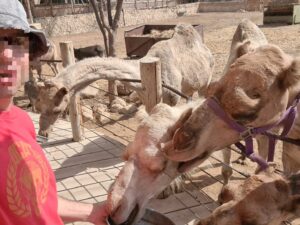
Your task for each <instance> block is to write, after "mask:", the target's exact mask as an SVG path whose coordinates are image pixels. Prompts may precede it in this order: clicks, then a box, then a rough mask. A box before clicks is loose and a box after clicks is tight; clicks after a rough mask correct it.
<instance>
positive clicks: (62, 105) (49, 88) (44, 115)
mask: <svg viewBox="0 0 300 225" xmlns="http://www.w3.org/2000/svg"><path fill="white" fill-rule="evenodd" d="M68 104H69V94H68V89H67V88H66V87H64V86H63V85H62V84H59V83H54V82H53V81H45V82H44V83H41V84H38V96H37V99H36V105H35V107H36V109H37V111H39V112H40V113H41V116H40V120H39V125H40V129H39V132H38V133H39V135H41V136H45V137H48V135H49V133H50V131H51V129H52V126H53V124H54V123H55V122H56V120H57V119H58V117H59V115H61V114H62V113H63V112H64V111H65V110H66V108H67V106H68Z"/></svg>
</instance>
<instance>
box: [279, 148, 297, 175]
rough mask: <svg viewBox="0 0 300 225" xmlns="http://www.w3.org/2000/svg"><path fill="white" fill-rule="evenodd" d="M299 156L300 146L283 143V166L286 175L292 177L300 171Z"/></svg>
mask: <svg viewBox="0 0 300 225" xmlns="http://www.w3.org/2000/svg"><path fill="white" fill-rule="evenodd" d="M299 155H300V149H299V147H298V146H296V145H293V144H289V143H285V142H284V143H283V150H282V165H283V172H284V174H286V175H291V174H293V173H296V172H298V171H299V168H300V159H299Z"/></svg>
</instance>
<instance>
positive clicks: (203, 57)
mask: <svg viewBox="0 0 300 225" xmlns="http://www.w3.org/2000/svg"><path fill="white" fill-rule="evenodd" d="M146 57H158V58H160V60H161V76H162V82H164V83H165V84H168V85H170V86H172V87H174V88H176V89H177V90H181V92H182V93H183V94H185V95H188V96H191V95H193V93H194V92H196V91H198V93H199V95H204V93H205V91H206V90H207V87H208V85H209V83H210V80H211V76H212V70H213V66H214V60H213V57H212V54H211V53H210V51H209V49H208V48H207V47H206V46H205V44H204V43H203V40H202V38H201V36H200V35H199V34H198V33H197V31H196V30H195V29H194V28H193V26H191V25H189V24H178V25H177V26H176V27H175V32H174V35H173V37H172V38H171V39H169V40H165V41H161V42H158V43H156V44H155V45H153V46H152V48H151V49H150V50H149V52H148V54H147V55H146ZM122 78H131V79H140V73H139V65H138V63H136V64H132V63H129V62H128V61H125V60H120V59H117V58H90V59H85V60H82V61H80V62H77V63H76V64H74V65H72V66H69V67H67V68H65V69H64V70H63V71H61V72H60V73H59V74H58V75H57V77H55V78H54V79H52V80H51V81H50V82H49V81H47V82H45V85H43V86H40V88H39V96H38V99H37V101H36V109H37V110H38V111H40V112H41V117H40V130H39V134H40V135H43V136H48V134H49V132H50V130H51V126H52V125H53V124H54V123H55V121H56V120H57V118H58V116H59V115H60V113H61V112H62V111H64V110H65V109H66V107H67V105H68V103H69V97H70V95H71V94H76V93H77V92H78V91H80V90H81V89H83V88H84V87H86V86H87V85H89V84H91V83H92V82H94V81H96V80H98V79H107V80H118V79H122ZM123 83H124V85H126V86H127V87H128V88H129V89H133V90H135V91H137V92H138V94H139V96H140V97H141V99H143V93H142V87H141V85H140V84H133V83H125V82H123ZM179 100H180V97H179V96H178V95H176V94H175V93H173V92H171V91H169V90H165V89H164V90H163V102H165V103H167V104H169V105H175V104H177V103H178V101H179Z"/></svg>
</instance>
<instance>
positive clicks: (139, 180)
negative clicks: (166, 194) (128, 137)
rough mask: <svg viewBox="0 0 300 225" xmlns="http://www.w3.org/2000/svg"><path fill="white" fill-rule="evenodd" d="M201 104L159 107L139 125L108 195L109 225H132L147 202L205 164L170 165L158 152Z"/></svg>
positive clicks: (191, 103)
mask: <svg viewBox="0 0 300 225" xmlns="http://www.w3.org/2000/svg"><path fill="white" fill-rule="evenodd" d="M201 101H203V100H198V102H196V101H195V102H190V103H187V104H183V105H180V106H173V107H171V106H169V105H167V104H165V103H160V104H158V105H156V106H155V107H154V108H153V110H152V111H151V113H150V114H149V115H148V116H146V117H145V118H144V119H143V121H142V122H141V123H140V125H139V127H138V129H137V131H136V134H135V138H134V140H133V142H132V143H129V144H128V146H127V147H126V151H125V153H124V159H125V160H126V162H125V165H124V166H123V168H122V169H121V171H120V173H119V174H118V176H117V178H116V181H115V182H114V183H113V185H112V186H111V188H110V190H109V193H108V200H107V201H108V210H109V212H110V217H109V224H111V225H113V224H128V225H131V224H135V223H136V222H137V221H139V219H140V218H141V216H142V215H143V214H144V210H145V206H146V204H147V203H148V202H149V200H150V199H151V198H153V197H155V196H157V195H158V194H160V193H161V192H162V191H163V190H164V189H165V188H166V187H167V186H168V185H170V183H171V182H172V181H173V180H174V179H175V178H176V177H178V176H179V175H181V174H182V173H185V172H187V171H189V170H190V169H191V168H192V167H193V166H196V165H197V163H198V162H202V161H204V160H205V157H204V158H203V159H202V160H200V161H195V162H194V163H192V164H191V163H188V164H185V163H178V162H173V161H170V160H168V159H167V158H166V157H165V156H164V154H163V152H162V151H161V149H160V144H161V143H164V142H166V141H169V140H171V138H172V136H173V133H174V131H175V130H176V129H177V127H178V126H181V121H184V120H185V117H186V116H190V114H191V112H192V109H193V108H194V107H195V105H198V104H199V102H201ZM179 182H180V181H179Z"/></svg>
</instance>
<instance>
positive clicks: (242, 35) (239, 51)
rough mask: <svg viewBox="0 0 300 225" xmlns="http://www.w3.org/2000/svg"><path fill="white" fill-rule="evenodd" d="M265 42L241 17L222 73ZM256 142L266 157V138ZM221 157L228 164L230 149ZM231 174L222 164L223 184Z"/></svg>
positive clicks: (252, 25) (262, 35)
mask: <svg viewBox="0 0 300 225" xmlns="http://www.w3.org/2000/svg"><path fill="white" fill-rule="evenodd" d="M266 44H268V41H267V39H266V37H265V35H264V33H263V32H262V31H261V30H260V29H259V27H258V26H256V25H255V24H254V23H253V22H252V21H250V20H248V19H243V20H242V21H241V22H240V23H239V25H238V26H237V28H236V30H235V33H234V35H233V38H232V41H231V47H230V53H229V57H228V60H227V64H226V66H225V68H224V72H223V74H226V72H227V71H228V69H229V68H230V66H231V65H232V63H234V62H235V60H236V59H237V58H239V57H241V56H242V55H244V54H246V53H249V52H253V51H254V50H255V49H256V48H258V47H260V46H262V45H266ZM213 85H214V84H212V86H213ZM258 143H259V149H260V154H262V155H263V157H267V156H266V155H265V151H263V149H267V144H268V140H266V138H263V137H261V138H259V139H258ZM223 158H224V163H225V164H227V165H230V158H231V150H230V149H229V148H226V149H224V150H223ZM231 174H232V169H231V167H228V166H222V175H223V178H224V184H227V183H228V180H229V178H230V176H231Z"/></svg>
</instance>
